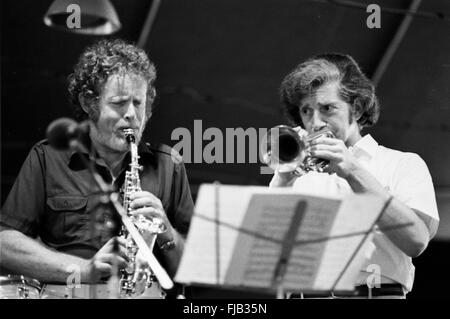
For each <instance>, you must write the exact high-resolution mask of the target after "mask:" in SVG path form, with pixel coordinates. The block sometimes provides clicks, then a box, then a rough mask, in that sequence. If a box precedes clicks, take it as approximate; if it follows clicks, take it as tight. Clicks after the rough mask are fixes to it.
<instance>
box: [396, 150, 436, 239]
mask: <svg viewBox="0 0 450 319" xmlns="http://www.w3.org/2000/svg"><path fill="white" fill-rule="evenodd" d="M393 191H394V194H393V195H394V196H396V197H397V198H398V199H399V200H400V201H402V202H403V203H404V204H405V205H407V206H408V207H410V208H412V209H413V210H414V211H416V213H417V214H418V216H419V217H420V218H421V219H422V220H423V221H424V223H425V224H426V225H427V227H428V230H429V233H430V239H431V238H433V237H434V235H435V234H436V232H437V228H438V225H439V214H438V210H437V204H436V196H435V193H434V186H433V181H432V178H431V175H430V172H429V170H428V167H427V165H426V163H425V162H424V161H423V159H422V158H421V157H420V156H418V155H417V154H413V153H406V155H405V157H404V158H403V159H402V160H400V162H399V165H398V168H397V170H396V176H395V183H394V189H393Z"/></svg>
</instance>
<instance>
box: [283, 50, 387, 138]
mask: <svg viewBox="0 0 450 319" xmlns="http://www.w3.org/2000/svg"><path fill="white" fill-rule="evenodd" d="M333 81H337V82H339V84H340V87H339V95H340V96H341V98H342V99H343V100H344V101H345V102H347V103H349V104H350V105H351V107H352V109H351V110H350V111H351V112H355V110H356V108H358V110H361V112H362V114H361V117H360V118H359V119H358V125H359V127H360V129H362V128H364V127H369V126H372V125H374V124H375V123H376V122H377V121H378V117H379V115H380V104H379V102H378V99H377V97H376V95H375V87H374V85H373V84H372V82H371V81H370V80H369V79H368V78H367V77H366V76H365V75H364V73H363V72H362V71H361V69H360V67H359V66H358V64H357V63H356V61H355V60H354V59H353V58H352V57H351V56H349V55H345V54H340V53H326V54H321V55H317V56H315V57H313V58H311V59H309V60H307V61H305V62H303V63H301V64H299V65H298V66H297V67H296V68H295V69H294V70H292V72H291V73H289V74H288V75H287V76H286V77H285V78H284V79H283V81H282V83H281V86H280V96H281V102H282V103H283V105H284V110H285V113H286V115H287V117H288V119H289V120H290V121H291V124H293V125H295V126H298V125H300V126H302V127H304V125H303V123H302V120H301V116H300V112H299V106H300V103H301V101H302V100H303V99H304V98H305V97H307V96H310V95H311V94H313V93H314V92H315V90H317V89H318V88H319V87H320V86H322V85H324V84H325V83H329V82H333Z"/></svg>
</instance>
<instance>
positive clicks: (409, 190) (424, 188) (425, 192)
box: [271, 134, 439, 291]
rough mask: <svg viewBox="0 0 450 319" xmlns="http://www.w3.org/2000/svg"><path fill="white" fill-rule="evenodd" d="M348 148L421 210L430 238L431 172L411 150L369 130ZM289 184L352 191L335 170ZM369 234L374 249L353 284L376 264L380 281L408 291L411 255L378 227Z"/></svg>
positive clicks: (329, 192) (433, 219) (434, 220)
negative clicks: (381, 141) (384, 143)
mask: <svg viewBox="0 0 450 319" xmlns="http://www.w3.org/2000/svg"><path fill="white" fill-rule="evenodd" d="M349 149H350V151H351V152H352V153H353V155H354V156H355V157H356V159H357V161H358V162H359V163H360V164H361V165H362V166H363V167H364V168H365V169H367V171H369V172H370V173H371V174H372V175H373V176H374V177H375V178H376V179H377V180H378V181H379V182H380V183H381V184H382V185H383V186H384V187H385V188H386V189H387V190H388V191H389V192H390V193H391V194H392V195H393V196H394V197H395V198H396V199H398V200H399V201H401V202H403V203H404V204H405V205H406V206H408V207H410V208H413V209H414V210H417V211H419V212H421V213H420V214H419V217H421V218H422V220H423V221H424V222H425V224H426V225H427V227H428V230H429V233H430V239H431V238H433V237H434V235H435V234H436V231H437V228H438V224H439V215H438V211H437V205H436V197H435V193H434V187H433V182H432V179H431V175H430V173H429V171H428V167H427V165H426V164H425V162H424V161H423V160H422V158H420V156H418V155H417V154H414V153H406V152H400V151H396V150H393V149H389V148H386V147H384V146H381V145H379V144H378V143H377V142H376V141H375V140H374V139H373V138H372V136H370V135H369V134H368V135H365V136H364V137H363V138H361V139H360V140H359V141H358V142H357V143H356V144H355V145H354V146H353V147H350V148H349ZM273 181H274V179H272V182H271V184H273ZM271 186H272V185H271ZM292 187H293V188H294V189H297V190H299V191H301V192H304V193H310V194H312V195H319V196H320V195H322V196H333V195H334V196H336V195H337V196H343V195H346V194H349V193H351V192H353V191H352V189H351V188H350V185H349V184H348V183H347V181H346V180H345V179H343V178H340V177H338V176H337V175H336V174H332V175H330V174H326V173H317V172H310V173H308V174H305V175H303V176H300V177H298V178H297V179H296V180H295V181H294V182H293V185H292ZM373 238H374V239H373V244H374V245H375V250H374V252H373V254H372V256H371V258H370V259H369V260H367V262H366V263H365V264H364V265H363V267H362V269H361V273H360V276H359V277H358V280H357V282H356V284H357V285H360V284H362V285H365V284H366V278H367V276H368V275H371V274H373V272H371V271H373V268H371V267H370V265H377V266H379V267H380V268H379V269H380V271H381V282H382V283H392V282H397V283H400V284H402V285H403V286H404V288H405V289H406V291H411V289H412V285H413V282H414V265H413V264H412V260H411V257H408V256H407V255H406V254H405V253H403V252H402V251H401V250H400V249H399V248H397V246H395V245H394V244H393V243H392V242H391V240H390V239H389V238H388V237H387V236H386V235H385V234H383V233H382V232H381V231H376V232H375V234H374V237H373ZM368 268H369V269H368Z"/></svg>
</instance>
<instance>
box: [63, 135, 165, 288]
mask: <svg viewBox="0 0 450 319" xmlns="http://www.w3.org/2000/svg"><path fill="white" fill-rule="evenodd" d="M69 145H70V148H71V149H73V150H75V151H76V152H78V153H87V154H89V161H88V160H86V158H85V157H84V156H80V158H81V160H82V161H83V164H84V165H85V166H86V167H87V168H88V170H89V172H90V174H91V175H92V177H93V178H94V181H95V183H96V184H97V186H98V187H99V189H100V191H101V193H102V194H104V196H102V197H103V198H102V202H104V203H105V204H106V203H108V202H109V203H111V204H112V207H113V208H114V210H115V211H116V213H117V214H118V215H119V216H120V218H121V221H122V223H123V225H124V227H125V228H126V229H127V231H128V233H129V234H130V236H131V237H132V238H133V240H134V242H135V243H136V245H137V246H138V248H139V250H140V252H141V254H142V256H143V258H144V259H145V260H146V261H147V263H148V265H149V267H150V269H151V270H152V271H153V274H154V275H155V277H156V278H157V279H158V282H159V284H160V285H161V287H162V288H164V289H167V290H170V289H172V288H173V281H172V279H170V277H169V275H168V274H167V272H166V270H165V269H164V268H163V267H162V266H161V264H160V263H159V262H158V260H157V259H156V257H155V256H154V255H153V252H152V251H151V250H150V248H149V247H148V245H147V243H146V242H145V240H144V238H142V236H141V234H140V233H139V231H138V230H137V228H136V226H135V225H134V223H133V222H132V221H131V219H130V218H129V217H128V215H127V213H126V212H125V210H124V208H123V206H122V204H120V202H119V195H118V194H117V192H114V191H113V189H112V187H111V186H109V185H108V184H107V183H105V181H104V180H103V178H102V177H101V176H100V174H99V173H98V172H97V170H96V169H95V167H94V160H93V158H92V155H91V152H89V151H88V150H87V149H86V147H85V146H84V145H83V144H82V143H80V142H79V141H78V140H76V139H72V140H71V141H70V143H69ZM116 244H117V245H118V243H117V240H116V243H115V245H116ZM117 248H118V247H117ZM116 252H117V251H115V253H116ZM115 264H116V265H117V262H115ZM113 271H115V270H114V269H113Z"/></svg>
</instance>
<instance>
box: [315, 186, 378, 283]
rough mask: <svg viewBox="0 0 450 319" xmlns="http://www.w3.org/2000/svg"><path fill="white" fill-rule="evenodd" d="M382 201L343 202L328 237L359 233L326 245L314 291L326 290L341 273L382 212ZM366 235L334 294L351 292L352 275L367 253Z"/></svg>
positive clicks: (358, 199)
mask: <svg viewBox="0 0 450 319" xmlns="http://www.w3.org/2000/svg"><path fill="white" fill-rule="evenodd" d="M383 205H384V201H383V200H382V199H381V198H379V197H375V196H370V195H358V196H349V197H347V198H345V200H344V201H343V204H342V206H341V207H340V209H339V212H338V218H336V222H335V223H334V225H333V228H332V229H331V232H330V237H331V238H333V237H338V236H343V235H344V236H345V235H350V234H355V233H361V234H359V235H356V236H350V237H345V238H339V239H336V238H335V239H331V240H329V241H327V243H326V253H325V254H324V256H323V259H322V263H321V266H320V268H319V275H318V278H317V281H316V283H315V285H314V287H313V288H314V289H316V290H329V289H331V288H332V286H330V283H331V284H333V283H335V282H336V280H337V279H338V277H339V275H340V273H341V270H342V269H343V268H344V267H345V265H346V264H347V262H348V261H349V260H350V258H351V257H352V255H353V252H354V251H355V250H356V249H357V247H358V245H359V244H360V243H361V241H362V240H363V238H364V235H365V232H367V231H369V229H370V226H371V225H372V224H373V223H374V222H375V220H376V218H377V217H378V215H379V213H380V211H381V210H382V208H383ZM371 240H372V234H370V235H369V236H368V237H367V239H366V241H365V243H364V244H363V246H362V247H361V249H360V251H359V253H358V254H357V255H356V257H355V258H354V260H353V261H352V264H351V267H350V268H349V269H348V270H347V273H346V275H344V276H343V277H342V278H341V279H340V281H339V283H338V285H337V286H336V288H335V290H353V287H354V278H353V276H351V274H352V273H355V272H356V273H358V272H359V270H360V268H361V265H362V263H363V262H364V260H365V259H366V258H369V257H370V256H369V255H368V254H370V253H371V249H370V248H371Z"/></svg>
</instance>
